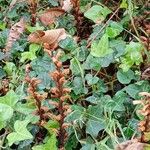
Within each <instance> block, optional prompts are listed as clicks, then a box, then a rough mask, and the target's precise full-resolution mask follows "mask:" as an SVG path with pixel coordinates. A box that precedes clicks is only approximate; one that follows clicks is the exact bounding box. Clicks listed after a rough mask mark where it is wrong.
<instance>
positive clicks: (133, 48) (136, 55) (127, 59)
mask: <svg viewBox="0 0 150 150" xmlns="http://www.w3.org/2000/svg"><path fill="white" fill-rule="evenodd" d="M142 49H143V46H142V44H141V43H137V42H130V43H129V44H128V45H127V46H126V49H125V55H124V57H121V65H120V68H122V69H123V71H124V72H126V71H128V70H129V69H130V68H131V67H132V66H133V65H134V64H136V65H139V64H140V63H141V62H143V58H142V53H141V52H142Z"/></svg>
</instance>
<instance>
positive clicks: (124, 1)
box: [120, 0, 128, 9]
mask: <svg viewBox="0 0 150 150" xmlns="http://www.w3.org/2000/svg"><path fill="white" fill-rule="evenodd" d="M120 8H126V9H127V8H128V4H127V0H122V2H121V4H120Z"/></svg>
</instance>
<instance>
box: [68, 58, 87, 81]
mask: <svg viewBox="0 0 150 150" xmlns="http://www.w3.org/2000/svg"><path fill="white" fill-rule="evenodd" d="M70 63H71V64H70V69H71V71H72V73H73V74H74V75H79V74H80V75H81V77H82V78H84V70H83V67H82V65H81V63H80V62H79V60H78V59H77V58H76V57H74V58H73V59H71V61H70Z"/></svg>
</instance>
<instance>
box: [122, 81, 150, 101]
mask: <svg viewBox="0 0 150 150" xmlns="http://www.w3.org/2000/svg"><path fill="white" fill-rule="evenodd" d="M123 90H125V91H126V92H127V93H128V94H129V95H130V96H131V97H132V98H134V99H139V98H140V97H139V93H140V92H143V91H144V92H150V84H149V83H148V82H147V81H139V82H136V83H134V84H130V85H128V86H126V87H125V88H124V89H123Z"/></svg>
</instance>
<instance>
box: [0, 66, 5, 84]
mask: <svg viewBox="0 0 150 150" xmlns="http://www.w3.org/2000/svg"><path fill="white" fill-rule="evenodd" d="M5 76H6V73H5V71H4V69H2V68H1V67H0V79H2V78H3V77H5ZM0 86H1V85H0Z"/></svg>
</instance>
